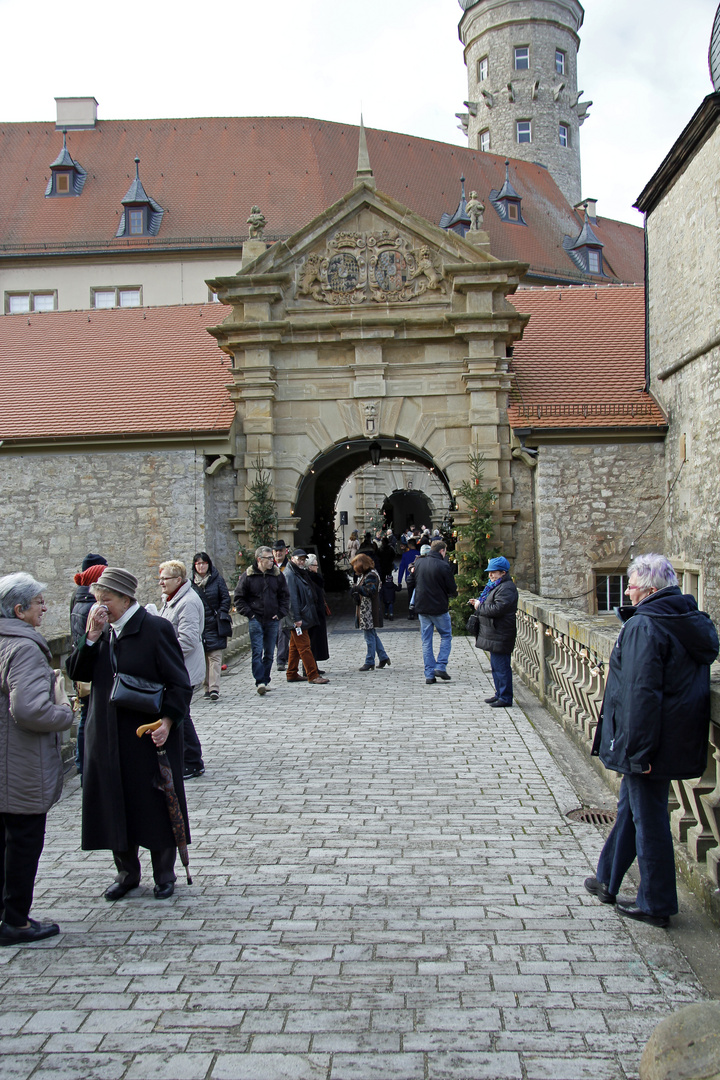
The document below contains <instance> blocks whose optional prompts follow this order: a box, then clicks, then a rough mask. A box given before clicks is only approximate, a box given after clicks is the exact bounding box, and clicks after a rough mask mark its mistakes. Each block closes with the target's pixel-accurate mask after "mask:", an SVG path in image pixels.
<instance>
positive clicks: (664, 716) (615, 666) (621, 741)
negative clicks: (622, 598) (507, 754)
mask: <svg viewBox="0 0 720 1080" xmlns="http://www.w3.org/2000/svg"><path fill="white" fill-rule="evenodd" d="M618 615H619V617H620V619H621V620H622V621H623V623H624V626H623V628H622V630H621V631H620V635H619V637H618V639H617V641H616V642H615V647H614V648H613V651H612V654H611V656H610V664H609V670H608V676H607V684H606V686H605V696H604V698H603V703H602V709H601V716H600V722H599V724H598V726H597V730H596V732H595V740H594V743H593V748H592V752H593V754H595V755H598V756H599V757H600V760H601V761H602V763H603V765H605V766H606V767H607V768H608V769H613V770H614V771H615V772H619V773H646V772H647V770H648V767H651V772H650V775H651V776H652V777H653V778H654V779H656V780H667V779H671V780H688V779H690V778H692V777H695V776H702V774H703V773H704V771H705V767H706V765H707V754H708V735H709V724H710V664H712V662H713V661H714V660H715V658H716V657H717V655H718V636H717V632H716V630H715V627H714V625H713V623H712V621H711V620H710V616H709V615H707V614H706V613H705V612H704V611H698V607H697V604H696V602H695V599H694V598H693V597H692V596H687V595H683V593H681V591H680V589H679V588H678V587H677V585H673V586H670V587H668V588H667V589H661V590H660V591H659V592H656V593H651V594H650V596H648V597H646V598H645V599H644V600H643V601H642V602H641V603H640V604H638V605H637V607H622V608H618Z"/></svg>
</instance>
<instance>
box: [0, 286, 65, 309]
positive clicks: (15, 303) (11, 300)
mask: <svg viewBox="0 0 720 1080" xmlns="http://www.w3.org/2000/svg"><path fill="white" fill-rule="evenodd" d="M56 310H57V292H56V291H55V290H50V291H47V290H46V291H44V292H39V291H38V292H35V290H31V291H29V292H24V293H21V292H6V293H5V314H6V315H26V314H27V313H28V312H31V311H56Z"/></svg>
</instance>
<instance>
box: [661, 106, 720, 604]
mask: <svg viewBox="0 0 720 1080" xmlns="http://www.w3.org/2000/svg"><path fill="white" fill-rule="evenodd" d="M719 155H720V127H719V128H717V129H716V130H715V132H714V133H713V134H712V135H711V136H710V137H709V139H708V140H707V142H706V143H705V144H704V145H703V146H702V148H701V149H700V150H699V151H698V153H697V154H696V156H695V157H694V158H693V159H692V160H691V161H690V162H689V163H688V164H687V167H686V168H685V171H684V172H683V173H682V174H681V175H680V176H679V177H678V178H677V180H676V181H675V183H674V184H673V186H672V187H671V188H670V190H669V191H668V192H667V193H666V194H665V196H664V198H663V199H662V201H661V202H660V203H659V204H658V206H657V207H656V208H655V209H654V210H653V211H652V213H651V214H650V216H649V217H648V219H647V236H648V254H649V289H648V298H649V327H650V335H649V336H650V371H651V389H652V391H653V393H654V394H655V395H656V396H657V398H658V400H659V401H660V403H661V404H662V406H663V408H664V409H665V411H666V412H667V414H668V418H669V421H670V427H669V431H668V436H667V444H666V445H667V473H666V477H665V480H666V482H667V485H669V486H670V485H674V486H673V487H672V492H671V495H670V498H669V500H668V507H667V541H666V548H667V552H668V554H669V555H670V556H671V557H675V558H676V559H677V560H678V562H680V561H682V560H684V561H685V562H687V563H691V564H695V565H696V566H697V567H698V568H699V570H700V571H701V590H700V603H701V605H702V606H704V607H705V609H706V610H707V611H709V612H710V614H711V616H712V617H713V619H714V620H715V621H718V620H720V538H719V535H718V527H717V517H718V481H717V448H718V445H719V444H720V347H718V346H717V345H716V346H715V347H714V348H708V347H707V346H709V345H710V344H711V343H712V341H713V340H716V339H717V338H718V335H719V334H720V278H719V277H718V273H717V267H718V257H719V256H720V250H719V249H720V240H719V230H720V199H719V196H720V177H719V176H718V171H717V161H718V156H719ZM695 352H699V353H700V355H699V356H697V358H696V359H694V360H692V361H690V362H689V363H688V364H686V365H685V366H683V367H681V368H680V369H679V370H678V371H676V372H675V373H673V374H669V375H666V377H665V378H660V375H663V374H665V373H666V372H667V369H668V368H670V367H672V366H673V365H675V364H677V363H678V361H681V360H683V359H684V358H686V357H688V356H690V355H692V354H693V353H695Z"/></svg>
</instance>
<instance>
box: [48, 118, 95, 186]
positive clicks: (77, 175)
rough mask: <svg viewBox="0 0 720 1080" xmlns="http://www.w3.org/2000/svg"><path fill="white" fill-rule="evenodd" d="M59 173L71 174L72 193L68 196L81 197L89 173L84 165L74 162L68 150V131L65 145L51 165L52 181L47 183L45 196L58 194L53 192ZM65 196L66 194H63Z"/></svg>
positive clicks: (64, 137) (64, 134)
mask: <svg viewBox="0 0 720 1080" xmlns="http://www.w3.org/2000/svg"><path fill="white" fill-rule="evenodd" d="M59 172H63V173H65V172H70V173H71V175H70V191H69V192H67V195H80V194H81V192H82V189H83V188H84V187H85V181H86V180H87V172H86V171H85V169H83V167H82V165H79V164H78V162H77V161H73V159H72V157H71V155H70V151H69V150H68V148H67V131H63V144H62V150H61V151H60V153H59V154H58V156H57V157H56V158H55V160H54V161H53V162H52V164H51V165H50V179H49V180H48V182H47V187H46V188H45V195H46V197H47V196H50V195H54V194H57V192H56V191H54V190H53V187H54V185H55V177H56V176H57V174H58V173H59ZM63 194H65V193H63Z"/></svg>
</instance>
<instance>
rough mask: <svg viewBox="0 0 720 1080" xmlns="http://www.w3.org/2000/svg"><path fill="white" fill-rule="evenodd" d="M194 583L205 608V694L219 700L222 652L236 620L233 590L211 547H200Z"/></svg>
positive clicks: (194, 566)
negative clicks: (232, 608) (232, 613)
mask: <svg viewBox="0 0 720 1080" xmlns="http://www.w3.org/2000/svg"><path fill="white" fill-rule="evenodd" d="M192 587H193V589H194V590H195V592H196V593H197V594H198V596H199V597H200V599H201V600H202V602H203V607H204V608H205V629H204V631H203V648H204V649H205V663H206V665H207V666H206V673H205V682H206V685H207V690H206V691H205V697H207V698H210V700H211V701H217V699H218V698H219V697H220V672H221V671H222V654H223V649H226V648H227V639H228V638H229V637H230V636H231V634H232V620H231V618H230V593H229V592H228V587H227V585H226V584H225V578H224V577H223V576H222V575H221V573H220V571H219V570H217V569H216V567H214V566H213V564H212V559H211V558H210V556H209V555H208V553H207V551H198V553H197V555H195V557H194V558H193V574H192Z"/></svg>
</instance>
